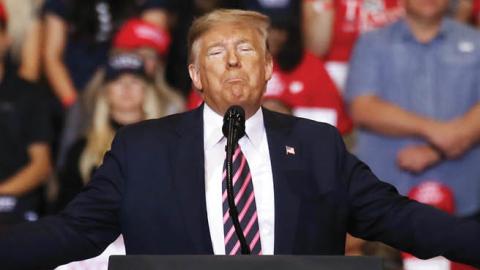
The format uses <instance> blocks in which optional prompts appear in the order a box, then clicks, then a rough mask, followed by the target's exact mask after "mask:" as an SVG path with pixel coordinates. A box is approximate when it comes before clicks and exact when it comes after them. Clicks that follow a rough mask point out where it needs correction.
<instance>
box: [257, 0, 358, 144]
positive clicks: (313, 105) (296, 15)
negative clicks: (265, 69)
mask: <svg viewBox="0 0 480 270" xmlns="http://www.w3.org/2000/svg"><path fill="white" fill-rule="evenodd" d="M300 17H301V16H300V10H299V8H298V9H297V12H295V11H291V13H290V14H289V16H288V17H285V16H284V17H283V18H282V19H280V18H277V17H273V18H272V25H271V28H270V31H269V35H268V45H269V48H270V52H271V54H272V56H273V60H274V70H273V74H272V79H271V80H270V81H269V83H268V84H267V90H266V93H265V95H264V102H263V106H264V107H266V108H269V109H272V110H275V111H280V112H287V113H288V112H289V111H290V112H291V113H292V114H293V115H295V116H298V117H303V118H307V119H312V120H315V121H320V122H325V123H329V124H331V125H333V126H335V127H337V128H338V129H339V131H340V133H341V134H342V135H345V134H348V133H349V132H350V131H351V129H352V121H351V119H350V117H349V116H348V115H347V112H346V109H345V106H344V104H343V100H342V97H341V95H340V93H339V92H338V90H337V87H336V86H335V84H334V83H333V81H332V79H331V78H330V76H329V75H328V73H327V71H326V70H325V67H324V64H323V62H322V61H321V60H320V59H319V58H317V57H316V56H315V55H314V54H313V53H312V52H310V51H309V50H308V49H305V48H304V45H303V40H302V32H301V27H300V22H301V18H300Z"/></svg>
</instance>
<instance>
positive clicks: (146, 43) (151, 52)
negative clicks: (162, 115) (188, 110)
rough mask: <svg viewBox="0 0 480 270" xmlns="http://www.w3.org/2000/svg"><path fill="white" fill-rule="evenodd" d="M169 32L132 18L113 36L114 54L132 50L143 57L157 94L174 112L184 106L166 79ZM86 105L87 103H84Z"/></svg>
mask: <svg viewBox="0 0 480 270" xmlns="http://www.w3.org/2000/svg"><path fill="white" fill-rule="evenodd" d="M170 41H171V40H170V35H169V33H168V32H167V31H166V30H165V29H160V28H158V27H156V26H155V25H154V24H152V23H150V22H147V21H145V20H142V19H137V18H135V19H131V20H129V21H127V22H126V23H125V24H124V25H122V27H121V28H120V29H119V31H118V33H117V34H116V35H115V37H114V39H113V48H112V49H113V54H117V53H125V52H128V53H134V54H136V55H138V56H140V57H141V58H142V61H143V62H144V65H145V72H146V74H147V76H149V77H150V78H151V79H152V80H153V82H154V83H155V85H156V87H155V89H156V90H158V91H159V95H162V96H165V97H166V98H165V99H166V100H169V101H170V104H169V106H168V108H169V109H170V110H171V111H168V112H166V114H172V113H177V112H179V111H183V110H184V108H185V101H184V99H183V98H182V96H180V95H179V94H178V92H177V90H176V89H174V88H172V87H171V86H170V85H169V84H168V83H167V81H166V78H165V66H166V56H167V54H168V51H169V46H170ZM87 105H88V104H87Z"/></svg>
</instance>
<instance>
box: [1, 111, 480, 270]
mask: <svg viewBox="0 0 480 270" xmlns="http://www.w3.org/2000/svg"><path fill="white" fill-rule="evenodd" d="M202 108H203V107H200V109H197V110H194V111H191V112H187V113H183V114H178V115H173V116H169V117H166V118H163V119H159V120H150V121H145V122H142V123H140V124H136V125H133V126H129V127H126V128H124V129H121V130H120V131H119V132H118V134H117V136H116V138H115V140H114V142H113V145H112V150H111V151H110V152H109V153H107V154H106V156H105V159H104V163H103V165H102V166H101V167H100V168H99V169H98V170H97V172H96V173H95V175H94V177H93V179H92V181H91V182H90V183H89V184H88V185H87V186H86V188H85V189H84V190H83V191H82V192H81V194H79V195H78V196H77V197H76V198H75V199H74V200H73V202H72V203H70V204H69V205H68V206H67V208H66V210H64V211H63V212H62V213H61V214H60V215H58V216H55V217H49V218H45V219H43V220H41V221H40V222H36V223H31V224H24V225H22V226H20V227H18V228H16V229H14V230H13V231H12V232H10V233H8V234H6V235H4V236H3V237H2V238H1V239H0V262H1V263H2V265H3V266H5V265H7V266H9V265H10V266H11V265H14V264H15V265H17V266H22V267H24V268H28V267H32V268H36V269H38V268H39V266H42V267H43V266H49V265H55V264H60V263H65V262H67V261H70V260H78V259H83V258H86V257H89V256H93V255H95V254H98V253H100V252H101V251H102V250H103V249H104V248H105V247H106V246H107V245H108V244H109V243H110V242H111V241H113V240H114V239H115V238H116V237H117V236H118V235H119V234H120V233H122V234H123V236H124V239H125V244H126V251H127V254H212V253H213V249H212V244H211V239H210V232H209V227H208V220H207V212H206V203H205V184H204V175H205V173H204V151H203V111H202ZM264 123H265V129H266V133H267V140H268V145H269V150H270V157H271V165H272V172H273V182H274V183H273V184H274V200H275V243H274V250H275V254H319V255H322V254H343V253H344V245H345V234H346V233H347V232H350V233H351V234H353V235H354V236H357V237H361V238H364V239H368V240H379V241H383V242H385V243H387V244H389V245H392V246H394V247H398V248H401V249H403V250H405V251H408V252H411V253H413V254H416V255H417V256H419V257H432V256H437V255H444V256H446V257H449V258H452V259H456V260H461V261H463V262H467V263H475V264H478V263H479V262H480V242H479V241H480V225H479V224H478V223H475V222H472V221H464V220H461V219H457V218H453V217H450V216H448V215H447V214H444V213H442V212H440V211H437V210H435V209H433V208H431V207H428V206H425V205H421V204H419V203H416V202H413V201H410V200H408V199H407V198H405V197H403V196H400V195H398V194H397V192H396V190H395V188H393V187H392V186H391V185H389V184H386V183H384V182H381V181H379V180H378V179H377V178H376V177H375V176H374V175H373V174H372V172H371V171H370V170H369V168H368V167H367V166H366V165H365V164H363V163H362V162H361V161H359V160H357V159H356V158H355V157H354V156H353V155H351V154H349V153H348V152H347V151H346V149H345V147H344V144H343V141H342V138H341V137H340V135H339V134H338V132H337V130H336V129H335V128H334V127H331V126H329V125H326V124H321V123H317V122H313V121H309V120H305V119H300V118H295V117H290V116H285V115H282V114H277V113H273V112H270V111H268V110H264ZM286 146H289V147H293V148H294V149H295V154H287V153H286Z"/></svg>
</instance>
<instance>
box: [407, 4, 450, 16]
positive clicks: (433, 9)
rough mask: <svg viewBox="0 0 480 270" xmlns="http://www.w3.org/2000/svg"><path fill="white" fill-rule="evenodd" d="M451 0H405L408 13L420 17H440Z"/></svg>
mask: <svg viewBox="0 0 480 270" xmlns="http://www.w3.org/2000/svg"><path fill="white" fill-rule="evenodd" d="M448 1H449V0H403V5H404V7H405V11H406V13H407V15H409V16H413V17H415V18H420V19H426V20H431V19H440V18H441V17H443V14H444V12H445V11H446V9H447V7H448Z"/></svg>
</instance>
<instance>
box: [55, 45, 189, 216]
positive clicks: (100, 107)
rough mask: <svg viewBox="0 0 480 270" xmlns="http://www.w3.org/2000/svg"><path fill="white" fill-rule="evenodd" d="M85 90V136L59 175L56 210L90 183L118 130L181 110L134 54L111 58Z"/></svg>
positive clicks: (70, 152)
mask: <svg viewBox="0 0 480 270" xmlns="http://www.w3.org/2000/svg"><path fill="white" fill-rule="evenodd" d="M86 91H87V93H89V94H90V96H94V97H95V98H94V99H92V101H91V102H93V104H94V106H93V111H92V114H91V116H92V117H91V120H90V122H89V128H88V129H87V133H86V136H85V137H84V138H82V139H80V140H79V141H77V142H76V143H75V144H74V145H73V146H72V147H71V149H70V151H69V152H68V155H67V160H66V163H65V166H64V168H63V169H62V170H61V172H60V174H59V194H58V204H57V206H58V207H57V208H58V210H60V209H62V208H63V207H64V206H65V205H66V204H67V203H68V202H69V201H70V200H71V199H72V198H73V197H74V196H75V195H76V194H77V193H78V192H79V191H80V189H81V188H82V187H83V186H84V185H85V184H86V183H87V182H88V181H89V180H90V176H91V175H92V173H93V171H94V170H95V168H97V167H98V166H99V165H100V164H101V162H102V157H103V155H104V154H105V152H107V151H108V150H109V147H110V144H111V142H112V140H113V137H114V134H115V132H116V131H117V130H118V129H119V128H120V127H122V126H125V125H128V124H132V123H135V122H139V121H142V120H146V119H152V118H158V117H161V116H165V115H168V114H172V113H175V112H179V111H180V110H182V107H181V106H182V104H180V103H179V102H178V100H177V99H176V98H174V97H175V95H172V94H170V93H168V94H165V91H158V90H156V87H155V86H154V84H153V83H152V82H151V81H150V80H149V79H148V77H147V75H146V73H145V69H144V63H143V61H142V60H141V58H140V57H138V56H136V55H134V54H117V55H114V56H112V57H111V58H110V60H109V62H108V64H107V66H106V68H105V69H104V70H101V71H99V72H98V73H97V74H96V75H95V77H94V79H93V80H92V81H91V82H90V85H89V87H88V89H87V90H86Z"/></svg>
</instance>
